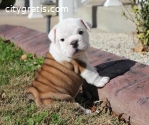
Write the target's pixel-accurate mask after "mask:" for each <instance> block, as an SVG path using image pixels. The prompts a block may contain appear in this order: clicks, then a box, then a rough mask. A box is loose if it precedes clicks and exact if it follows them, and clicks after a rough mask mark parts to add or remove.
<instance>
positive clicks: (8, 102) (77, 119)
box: [0, 39, 125, 125]
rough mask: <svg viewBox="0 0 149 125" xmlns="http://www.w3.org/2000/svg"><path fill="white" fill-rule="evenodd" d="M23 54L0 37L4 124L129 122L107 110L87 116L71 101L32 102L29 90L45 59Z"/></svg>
mask: <svg viewBox="0 0 149 125" xmlns="http://www.w3.org/2000/svg"><path fill="white" fill-rule="evenodd" d="M22 55H25V52H23V51H22V50H21V49H20V48H18V47H16V46H14V45H13V44H12V43H10V42H8V41H7V42H4V41H3V40H2V39H0V125H125V124H124V123H123V122H118V120H117V118H115V117H113V116H111V115H109V114H108V113H105V112H101V113H100V114H96V113H93V114H91V115H85V114H83V113H82V112H81V111H80V110H79V109H77V108H75V106H74V104H71V103H68V102H56V104H55V105H54V106H48V107H41V108H37V107H36V106H35V104H34V103H33V102H32V103H29V102H28V101H27V99H26V97H25V93H26V89H27V87H28V85H29V84H30V83H31V81H32V80H33V79H34V74H35V71H36V70H37V69H38V67H40V65H41V64H42V62H43V58H36V57H35V56H34V55H32V54H27V59H26V60H21V56H22ZM84 105H85V104H84Z"/></svg>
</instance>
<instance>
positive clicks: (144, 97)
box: [0, 25, 149, 125]
mask: <svg viewBox="0 0 149 125" xmlns="http://www.w3.org/2000/svg"><path fill="white" fill-rule="evenodd" d="M0 37H2V39H4V40H10V41H11V42H13V43H14V44H15V45H16V46H19V47H20V48H22V49H23V50H24V51H25V52H27V53H32V54H35V55H37V57H41V56H44V55H45V53H46V52H48V48H49V45H50V40H49V39H48V34H47V33H42V32H39V31H36V30H33V29H29V28H26V27H23V26H13V25H0ZM88 54H89V61H90V63H91V64H92V65H93V66H95V67H96V69H97V71H98V73H99V74H100V75H106V76H109V77H110V78H111V80H110V82H109V83H108V84H107V85H106V86H105V87H104V88H96V87H94V86H92V85H89V84H86V83H84V85H83V90H84V94H86V95H87V96H88V97H89V98H90V99H94V100H97V99H100V100H105V99H107V100H108V101H109V102H110V106H111V107H112V110H113V111H114V112H115V113H116V114H122V113H124V114H123V117H124V118H125V120H126V121H130V123H131V124H132V125H148V123H149V119H148V118H149V89H148V88H149V66H147V65H144V64H141V63H138V62H135V61H132V60H129V59H125V58H122V57H119V56H116V55H114V54H112V53H108V52H105V51H102V50H100V49H96V48H92V47H91V48H90V50H89V52H88Z"/></svg>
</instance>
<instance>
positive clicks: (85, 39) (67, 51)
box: [49, 18, 90, 58]
mask: <svg viewBox="0 0 149 125" xmlns="http://www.w3.org/2000/svg"><path fill="white" fill-rule="evenodd" d="M89 28H90V24H88V23H87V22H85V21H83V20H81V19H74V18H68V19H65V20H63V21H61V22H60V23H58V24H57V25H56V26H55V27H54V28H53V29H52V30H51V31H50V33H49V38H50V40H51V41H52V43H54V44H56V45H57V47H58V48H59V51H60V53H61V54H63V55H64V56H66V57H69V58H73V57H77V56H80V55H81V54H83V53H84V52H86V51H87V49H88V48H89V46H90V44H89V35H88V32H87V29H89Z"/></svg>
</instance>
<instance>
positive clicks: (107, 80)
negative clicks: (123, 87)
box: [97, 77, 110, 87]
mask: <svg viewBox="0 0 149 125" xmlns="http://www.w3.org/2000/svg"><path fill="white" fill-rule="evenodd" d="M109 81H110V78H109V77H102V78H101V80H100V81H99V83H98V85H97V87H103V86H105V85H106V84H107V83H108V82H109Z"/></svg>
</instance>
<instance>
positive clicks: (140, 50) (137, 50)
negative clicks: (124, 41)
mask: <svg viewBox="0 0 149 125" xmlns="http://www.w3.org/2000/svg"><path fill="white" fill-rule="evenodd" d="M142 50H143V46H139V47H135V48H133V51H134V52H142Z"/></svg>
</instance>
